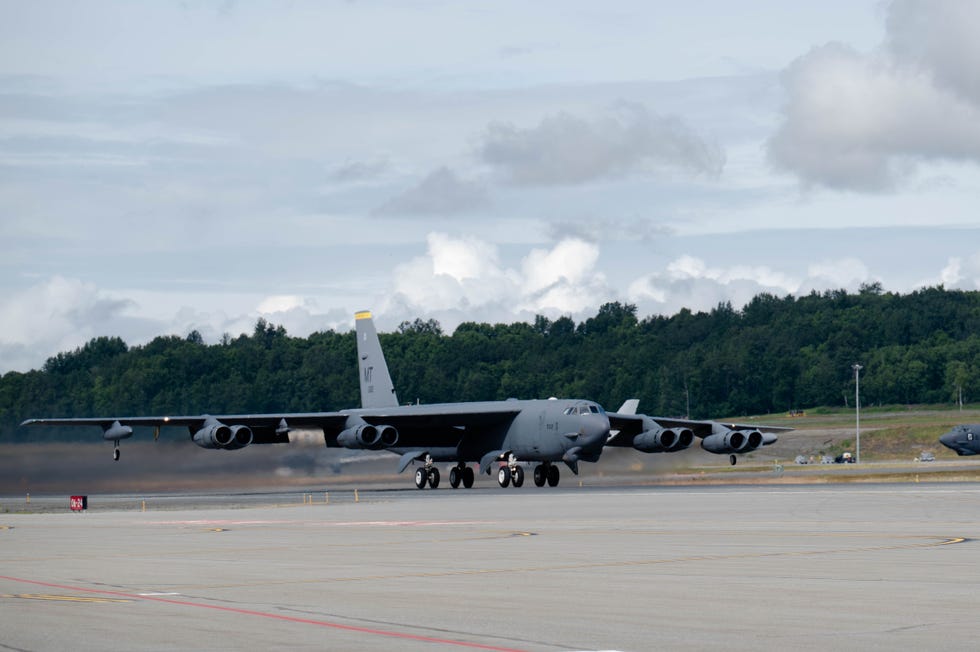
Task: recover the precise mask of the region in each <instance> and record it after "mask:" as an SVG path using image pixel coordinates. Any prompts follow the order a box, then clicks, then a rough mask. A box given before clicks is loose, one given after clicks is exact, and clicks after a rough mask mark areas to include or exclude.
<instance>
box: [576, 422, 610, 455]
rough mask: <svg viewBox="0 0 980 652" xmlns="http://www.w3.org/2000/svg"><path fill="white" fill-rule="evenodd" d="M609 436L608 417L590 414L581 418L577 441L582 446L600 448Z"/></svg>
mask: <svg viewBox="0 0 980 652" xmlns="http://www.w3.org/2000/svg"><path fill="white" fill-rule="evenodd" d="M608 437H609V417H607V416H606V415H604V414H590V415H588V416H586V417H585V418H583V419H582V427H581V429H580V430H579V437H578V442H579V443H580V444H581V445H582V447H583V448H601V447H602V445H603V444H605V443H606V439H608Z"/></svg>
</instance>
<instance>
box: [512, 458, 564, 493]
mask: <svg viewBox="0 0 980 652" xmlns="http://www.w3.org/2000/svg"><path fill="white" fill-rule="evenodd" d="M533 477H534V486H536V487H543V486H544V484H545V482H547V483H548V486H549V487H557V486H558V481H559V480H560V479H561V473H559V471H558V467H557V466H555V465H554V464H552V463H551V462H543V463H541V464H538V465H537V466H535V467H534V476H533ZM497 484H499V485H500V486H501V487H507V486H508V485H511V484H513V485H514V486H515V487H520V486H522V485H523V484H524V469H523V467H521V466H519V465H518V464H517V458H516V457H514V456H513V455H511V456H510V457H509V458H508V460H507V466H502V467H500V469H498V470H497Z"/></svg>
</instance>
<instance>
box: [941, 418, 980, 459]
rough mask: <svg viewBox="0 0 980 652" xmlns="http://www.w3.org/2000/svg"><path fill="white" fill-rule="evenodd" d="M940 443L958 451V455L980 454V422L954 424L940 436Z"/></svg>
mask: <svg viewBox="0 0 980 652" xmlns="http://www.w3.org/2000/svg"><path fill="white" fill-rule="evenodd" d="M939 443H941V444H942V445H943V446H945V447H946V448H951V449H952V450H954V451H956V454H957V455H977V454H980V423H967V424H963V425H960V426H953V429H952V430H950V431H949V432H947V433H945V434H943V436H942V437H940V438H939Z"/></svg>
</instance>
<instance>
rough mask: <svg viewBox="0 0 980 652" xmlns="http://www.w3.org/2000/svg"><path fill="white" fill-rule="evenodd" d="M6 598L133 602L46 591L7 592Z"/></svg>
mask: <svg viewBox="0 0 980 652" xmlns="http://www.w3.org/2000/svg"><path fill="white" fill-rule="evenodd" d="M0 597H4V598H18V599H21V600H50V601H53V602H132V600H122V599H119V598H93V597H88V596H81V595H49V594H46V593H14V594H5V595H3V596H0Z"/></svg>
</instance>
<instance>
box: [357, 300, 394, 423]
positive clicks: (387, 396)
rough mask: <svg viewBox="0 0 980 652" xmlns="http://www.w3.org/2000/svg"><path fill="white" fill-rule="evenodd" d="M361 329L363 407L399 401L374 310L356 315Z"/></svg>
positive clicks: (385, 405) (360, 353)
mask: <svg viewBox="0 0 980 652" xmlns="http://www.w3.org/2000/svg"><path fill="white" fill-rule="evenodd" d="M354 326H355V330H356V332H357V366H358V370H359V371H360V378H361V407H363V408H384V407H395V406H397V405H398V396H396V395H395V386H394V384H392V382H391V376H390V375H389V374H388V365H387V363H386V362H385V356H384V353H382V352H381V341H380V340H379V339H378V331H376V330H375V329H374V320H373V319H372V318H371V311H370V310H362V311H360V312H358V313H356V314H355V315H354Z"/></svg>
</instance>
